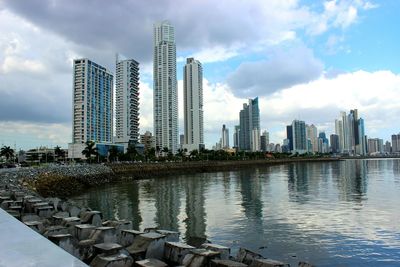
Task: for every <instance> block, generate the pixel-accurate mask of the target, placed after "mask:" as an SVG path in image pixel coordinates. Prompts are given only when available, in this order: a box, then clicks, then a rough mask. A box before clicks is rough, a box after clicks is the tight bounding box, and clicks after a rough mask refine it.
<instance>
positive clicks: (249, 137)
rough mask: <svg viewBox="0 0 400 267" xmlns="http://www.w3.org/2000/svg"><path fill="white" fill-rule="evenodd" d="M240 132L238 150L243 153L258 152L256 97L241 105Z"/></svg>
mask: <svg viewBox="0 0 400 267" xmlns="http://www.w3.org/2000/svg"><path fill="white" fill-rule="evenodd" d="M239 119H240V132H239V149H240V150H243V151H258V150H260V109H259V107H258V97H256V98H254V99H249V103H248V104H246V103H244V104H243V109H242V110H241V111H240V113H239Z"/></svg>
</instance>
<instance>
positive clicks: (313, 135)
mask: <svg viewBox="0 0 400 267" xmlns="http://www.w3.org/2000/svg"><path fill="white" fill-rule="evenodd" d="M317 132H318V131H317V127H316V126H315V125H314V124H311V125H306V138H307V140H310V142H311V149H308V152H318V136H317Z"/></svg>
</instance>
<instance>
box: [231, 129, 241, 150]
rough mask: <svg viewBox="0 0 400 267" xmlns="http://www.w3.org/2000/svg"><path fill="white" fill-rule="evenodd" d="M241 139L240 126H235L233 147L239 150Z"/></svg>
mask: <svg viewBox="0 0 400 267" xmlns="http://www.w3.org/2000/svg"><path fill="white" fill-rule="evenodd" d="M239 139H240V125H235V132H234V133H233V147H235V148H236V149H239V144H240V142H239Z"/></svg>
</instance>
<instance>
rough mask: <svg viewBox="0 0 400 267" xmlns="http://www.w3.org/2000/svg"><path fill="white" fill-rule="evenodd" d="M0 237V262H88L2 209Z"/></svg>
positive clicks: (46, 265) (44, 265) (47, 266)
mask: <svg viewBox="0 0 400 267" xmlns="http://www.w3.org/2000/svg"><path fill="white" fill-rule="evenodd" d="M0 237H1V241H0V266H41V267H53V266H71V267H81V266H82V267H83V266H87V265H86V264H85V263H83V262H82V261H80V260H79V259H77V258H75V257H74V256H72V255H70V254H68V252H66V251H64V250H63V249H61V248H59V247H58V246H57V245H55V244H53V243H52V242H51V241H49V240H47V239H46V238H45V237H43V236H41V235H40V234H38V233H36V232H35V231H32V229H31V228H29V227H28V226H26V225H24V224H23V223H22V222H20V221H18V220H17V219H15V218H14V217H13V216H11V215H9V214H8V213H7V212H5V211H4V210H3V209H0Z"/></svg>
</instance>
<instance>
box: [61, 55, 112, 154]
mask: <svg viewBox="0 0 400 267" xmlns="http://www.w3.org/2000/svg"><path fill="white" fill-rule="evenodd" d="M72 99H73V107H72V112H73V122H72V144H70V146H69V151H70V152H69V155H68V157H69V158H82V150H83V148H84V147H85V143H86V142H87V141H93V142H95V143H112V141H113V75H112V74H111V73H110V72H109V71H108V70H107V69H106V68H104V67H102V66H100V65H98V64H96V63H94V62H93V61H91V60H89V59H87V58H84V59H75V60H74V66H73V96H72Z"/></svg>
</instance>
